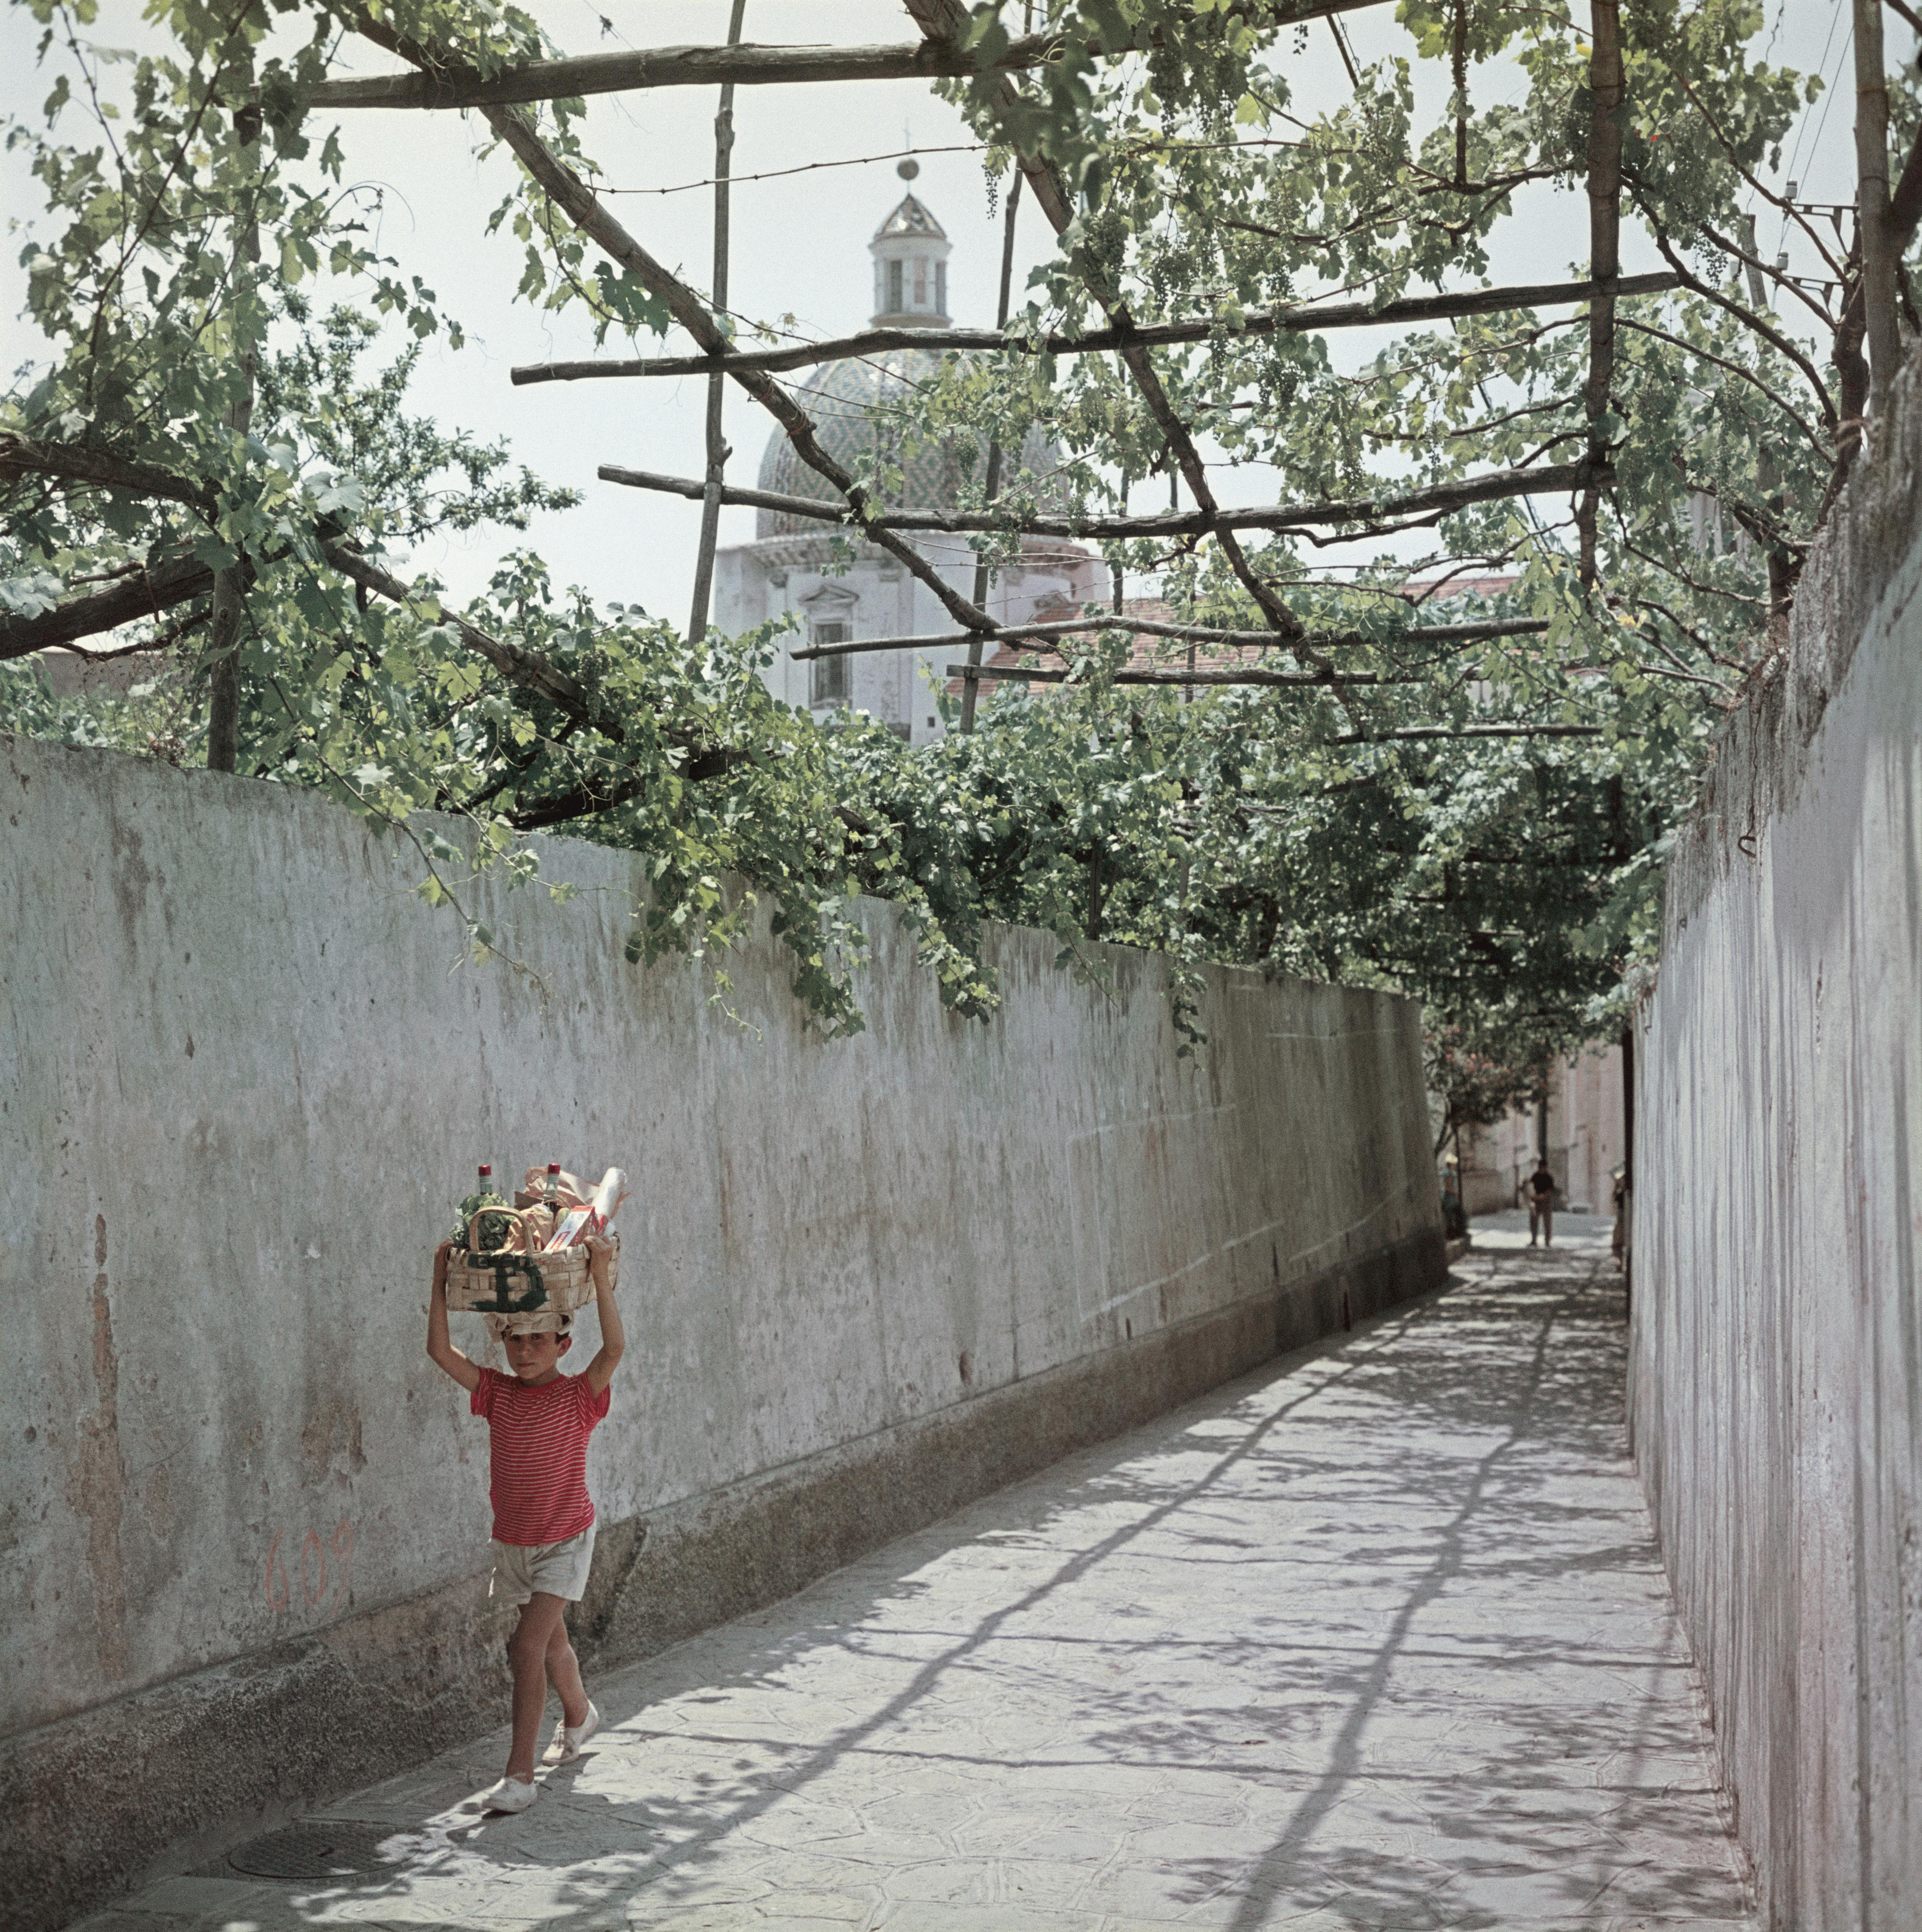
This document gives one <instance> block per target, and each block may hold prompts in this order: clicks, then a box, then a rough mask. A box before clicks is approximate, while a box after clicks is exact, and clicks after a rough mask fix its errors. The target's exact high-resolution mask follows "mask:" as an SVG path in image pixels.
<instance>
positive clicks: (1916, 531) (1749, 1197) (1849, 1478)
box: [1630, 371, 1922, 1932]
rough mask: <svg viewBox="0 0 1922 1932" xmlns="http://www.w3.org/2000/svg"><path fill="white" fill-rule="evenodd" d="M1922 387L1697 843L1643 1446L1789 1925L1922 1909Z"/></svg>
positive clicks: (1656, 1147) (1651, 1035)
mask: <svg viewBox="0 0 1922 1932" xmlns="http://www.w3.org/2000/svg"><path fill="white" fill-rule="evenodd" d="M1918 405H1922V395H1918V394H1917V389H1916V386H1915V383H1914V372H1913V371H1911V375H1910V377H1909V379H1908V381H1907V382H1906V383H1905V385H1904V386H1903V389H1902V392H1901V393H1900V395H1899V413H1898V415H1897V418H1896V425H1895V428H1894V432H1893V435H1892V436H1890V437H1887V438H1885V439H1884V448H1883V449H1881V450H1880V451H1878V454H1877V459H1876V460H1875V463H1874V464H1873V466H1872V467H1870V468H1869V469H1866V471H1864V472H1861V473H1859V474H1858V475H1857V478H1855V479H1854V481H1853V482H1852V483H1851V487H1850V490H1849V493H1848V498H1847V499H1846V501H1845V503H1844V505H1843V506H1842V511H1841V513H1840V514H1839V515H1838V516H1837V517H1836V518H1835V519H1834V520H1833V523H1832V524H1831V525H1830V528H1829V529H1828V531H1827V533H1826V534H1825V535H1824V538H1823V539H1822V541H1821V543H1820V544H1819V545H1818V547H1817V549H1816V551H1815V555H1814V556H1813V557H1812V559H1811V562H1810V564H1809V570H1808V573H1807V575H1806V577H1805V579H1804V581H1803V586H1802V589H1801V592H1800V596H1799V598H1798V599H1797V604H1796V607H1795V611H1794V627H1793V634H1792V637H1791V643H1790V648H1789V651H1788V657H1787V660H1786V662H1785V664H1782V665H1780V666H1779V667H1778V669H1777V670H1776V673H1775V674H1774V675H1773V676H1772V677H1771V678H1770V679H1769V680H1768V681H1767V682H1765V683H1764V684H1763V685H1762V686H1761V688H1759V689H1758V691H1756V693H1755V695H1754V697H1752V699H1751V700H1750V701H1749V703H1747V704H1746V706H1744V707H1743V709H1742V710H1741V712H1739V713H1738V714H1737V716H1736V717H1735V718H1734V720H1733V721H1732V722H1731V729H1730V730H1729V731H1728V733H1727V735H1726V736H1725V739H1724V741H1723V742H1722V745H1721V747H1720V750H1719V758H1718V762H1717V763H1716V769H1715V771H1714V772H1713V778H1712V781H1711V783H1710V785H1709V787H1708V788H1707V793H1706V795H1705V796H1704V800H1703V802H1702V804H1701V808H1700V809H1699V811H1698V814H1696V816H1695V819H1694V820H1693V822H1692V823H1691V825H1690V826H1689V828H1688V830H1687V832H1686V836H1685V837H1684V838H1683V840H1682V841H1681V843H1680V846H1679V848H1678V850H1677V853H1676V855H1675V858H1674V864H1673V865H1672V867H1671V873H1670V884H1669V888H1668V905H1667V910H1666V932H1665V937H1664V943H1663V955H1664V956H1663V960H1662V969H1661V976H1660V980H1659V986H1658V988H1657V990H1656V995H1655V997H1654V999H1653V1002H1652V1004H1651V1006H1650V1010H1649V1012H1648V1014H1647V1021H1646V1030H1645V1035H1644V1049H1643V1056H1642V1061H1641V1065H1642V1070H1643V1071H1642V1078H1641V1082H1640V1083H1639V1092H1638V1130H1637V1154H1636V1171H1637V1182H1638V1200H1637V1221H1636V1231H1635V1295H1634V1337H1633V1350H1632V1372H1631V1394H1630V1410H1631V1419H1632V1427H1633V1432H1634V1439H1635V1453H1636V1455H1637V1457H1638V1461H1639V1463H1640V1466H1641V1471H1642V1474H1643V1476H1644V1481H1646V1483H1647V1487H1648V1490H1649V1493H1650V1498H1651V1499H1652V1501H1653V1505H1654V1508H1655V1512H1656V1520H1657V1522H1658V1524H1659V1529H1660V1532H1661V1536H1662V1545H1663V1548H1664V1550H1665V1555H1666V1558H1667V1561H1668V1565H1669V1568H1670V1569H1671V1572H1672V1573H1673V1575H1674V1582H1675V1586H1676V1591H1677V1597H1678V1598H1679V1601H1680V1607H1681V1611H1682V1614H1683V1617H1684V1619H1686V1622H1687V1625H1688V1627H1689V1631H1690V1633H1691V1634H1692V1637H1693V1639H1694V1642H1695V1647H1696V1649H1697V1652H1698V1655H1699V1657H1700V1659H1701V1665H1702V1667H1703V1670H1704V1673H1705V1676H1706V1678H1707V1685H1708V1689H1709V1694H1710V1701H1711V1703H1712V1705H1713V1712H1714V1718H1715V1722H1716V1732H1717V1737H1718V1742H1719V1748H1720V1750H1721V1751H1722V1756H1723V1758H1724V1760H1725V1766H1726V1770H1727V1772H1728V1778H1729V1781H1730V1783H1731V1787H1732V1789H1733V1791H1734V1795H1735V1798H1736V1800H1737V1807H1738V1813H1739V1823H1740V1829H1741V1833H1742V1837H1743V1841H1744V1842H1745V1843H1746V1844H1747V1846H1748V1847H1749V1851H1750V1853H1751V1855H1752V1857H1753V1858H1754V1861H1755V1867H1756V1870H1757V1874H1758V1880H1759V1882H1760V1885H1761V1891H1762V1894H1763V1898H1764V1905H1765V1907H1766V1916H1765V1922H1766V1923H1767V1924H1768V1925H1769V1926H1770V1927H1781V1928H1784V1932H1786V1928H1791V1927H1793V1928H1816V1927H1830V1926H1842V1925H1846V1926H1848V1927H1851V1928H1857V1932H1913V1928H1914V1926H1915V1925H1916V1924H1917V1923H1918V1922H1919V1921H1922V1282H1918V1279H1917V1235H1918V1232H1922V1221H1919V1220H1918V1215H1922V1185H1918V1175H1917V1156H1918V1152H1919V1151H1922V1028H1918V1026H1917V1011H1918V1002H1922V604H1918V601H1917V592H1918V590H1922V407H1918Z"/></svg>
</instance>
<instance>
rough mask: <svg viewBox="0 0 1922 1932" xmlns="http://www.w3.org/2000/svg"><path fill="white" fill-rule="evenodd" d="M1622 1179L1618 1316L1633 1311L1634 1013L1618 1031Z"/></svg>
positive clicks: (1626, 1314)
mask: <svg viewBox="0 0 1922 1932" xmlns="http://www.w3.org/2000/svg"><path fill="white" fill-rule="evenodd" d="M1622 1178H1623V1181H1626V1183H1627V1184H1628V1194H1627V1196H1626V1199H1624V1201H1623V1204H1622V1208H1623V1214H1624V1216H1625V1217H1626V1220H1627V1223H1628V1226H1627V1227H1626V1229H1624V1230H1623V1241H1622V1317H1623V1320H1624V1321H1626V1320H1627V1319H1629V1316H1632V1314H1633V1313H1635V1011H1634V1009H1633V1008H1632V1007H1631V1008H1630V1009H1629V1021H1628V1025H1626V1026H1625V1027H1623V1029H1622Z"/></svg>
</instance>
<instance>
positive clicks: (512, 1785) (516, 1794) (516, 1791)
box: [481, 1778, 541, 1811]
mask: <svg viewBox="0 0 1922 1932" xmlns="http://www.w3.org/2000/svg"><path fill="white" fill-rule="evenodd" d="M540 1795H541V1788H540V1787H539V1785H538V1784H536V1783H535V1782H534V1781H533V1779H532V1778H529V1779H527V1781H526V1782H525V1783H523V1782H522V1781H521V1780H520V1779H519V1778H503V1779H502V1780H501V1781H500V1783H499V1784H497V1785H496V1786H495V1787H494V1789H493V1790H491V1791H488V1792H484V1793H482V1796H481V1809H482V1811H526V1810H527V1807H528V1806H529V1805H531V1804H533V1802H534V1800H535V1799H536V1798H538V1797H539V1796H540Z"/></svg>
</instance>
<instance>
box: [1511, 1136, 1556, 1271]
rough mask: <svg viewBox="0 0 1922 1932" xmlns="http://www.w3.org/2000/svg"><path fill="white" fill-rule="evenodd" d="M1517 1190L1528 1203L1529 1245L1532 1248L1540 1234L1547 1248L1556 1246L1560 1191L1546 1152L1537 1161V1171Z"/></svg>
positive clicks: (1543, 1244) (1543, 1245)
mask: <svg viewBox="0 0 1922 1932" xmlns="http://www.w3.org/2000/svg"><path fill="white" fill-rule="evenodd" d="M1515 1192H1516V1193H1518V1194H1520V1195H1521V1196H1524V1198H1525V1199H1526V1200H1527V1203H1528V1245H1529V1246H1530V1247H1531V1248H1532V1247H1534V1245H1535V1243H1536V1237H1537V1236H1538V1235H1539V1237H1540V1238H1541V1243H1542V1247H1545V1248H1551V1247H1554V1244H1555V1243H1554V1235H1555V1196H1556V1194H1557V1193H1558V1192H1559V1190H1557V1187H1556V1186H1555V1177H1554V1175H1552V1174H1551V1173H1550V1172H1548V1156H1547V1155H1546V1154H1544V1155H1543V1156H1542V1158H1541V1159H1540V1160H1538V1161H1537V1162H1536V1163H1535V1172H1533V1174H1531V1175H1530V1176H1529V1177H1528V1178H1527V1180H1526V1181H1524V1182H1522V1184H1521V1186H1520V1187H1518V1188H1517V1189H1516V1190H1515Z"/></svg>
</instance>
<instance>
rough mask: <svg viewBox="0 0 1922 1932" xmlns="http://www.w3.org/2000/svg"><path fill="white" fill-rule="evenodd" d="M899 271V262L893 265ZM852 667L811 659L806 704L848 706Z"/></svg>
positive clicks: (835, 633)
mask: <svg viewBox="0 0 1922 1932" xmlns="http://www.w3.org/2000/svg"><path fill="white" fill-rule="evenodd" d="M890 266H893V267H894V268H896V269H898V268H899V266H901V265H900V263H898V262H896V263H893V264H891V265H890ZM808 641H809V643H815V644H845V643H846V642H847V641H848V626H847V625H846V624H845V622H836V623H815V624H811V625H809V627H808ZM849 669H850V666H849V664H848V660H847V659H846V658H809V660H808V666H807V701H808V703H810V704H845V703H847V701H848V698H849V697H850V696H851V695H852V692H851V688H850V686H851V679H850V678H849V676H848V671H849Z"/></svg>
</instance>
